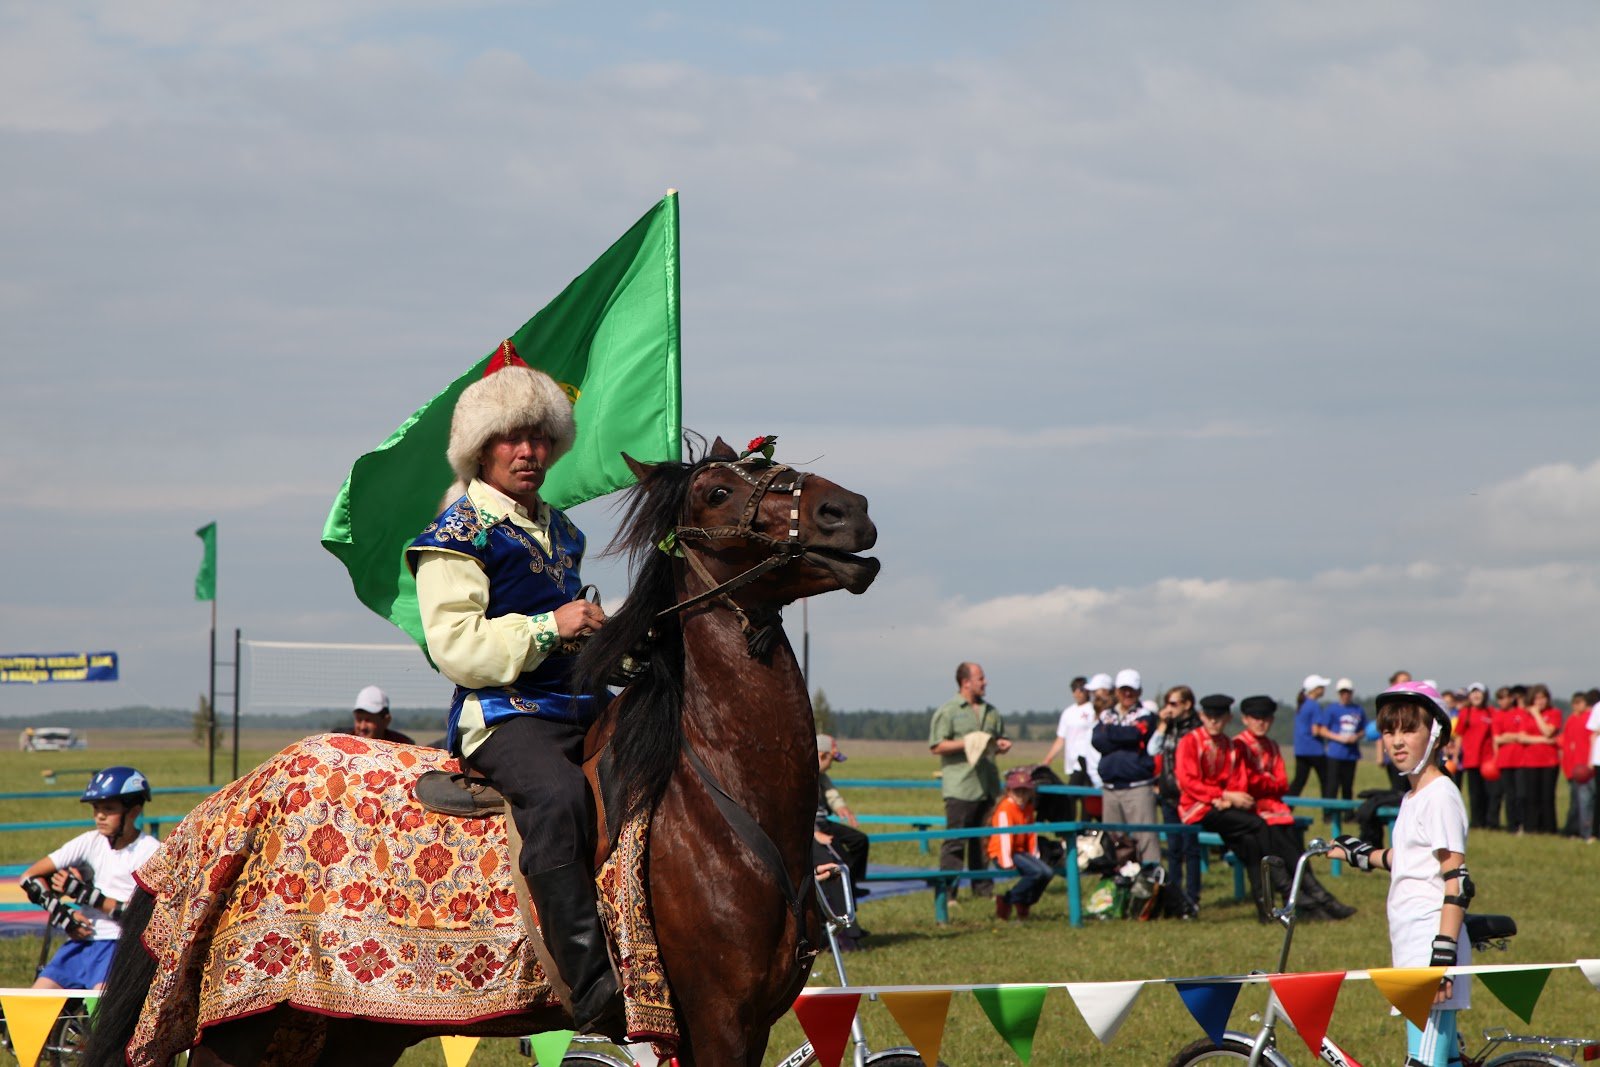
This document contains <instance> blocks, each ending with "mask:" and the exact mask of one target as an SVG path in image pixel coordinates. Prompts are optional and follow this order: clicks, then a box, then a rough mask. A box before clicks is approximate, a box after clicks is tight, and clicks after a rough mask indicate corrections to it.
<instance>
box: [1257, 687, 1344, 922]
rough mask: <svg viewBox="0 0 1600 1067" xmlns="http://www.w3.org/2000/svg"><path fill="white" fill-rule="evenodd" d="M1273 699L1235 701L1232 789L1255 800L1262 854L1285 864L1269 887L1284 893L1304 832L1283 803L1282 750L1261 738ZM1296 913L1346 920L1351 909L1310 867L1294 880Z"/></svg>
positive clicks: (1268, 725) (1269, 726)
mask: <svg viewBox="0 0 1600 1067" xmlns="http://www.w3.org/2000/svg"><path fill="white" fill-rule="evenodd" d="M1277 713H1278V702H1277V701H1276V700H1274V699H1272V698H1271V697H1267V696H1253V697H1245V698H1244V699H1243V700H1241V701H1240V702H1239V714H1240V716H1242V717H1243V719H1244V730H1243V731H1242V732H1240V734H1239V736H1238V737H1235V738H1234V739H1233V774H1234V777H1233V780H1232V781H1233V788H1235V789H1243V790H1245V791H1246V792H1248V793H1249V794H1250V796H1251V797H1252V798H1253V799H1254V802H1255V813H1256V814H1257V815H1259V816H1260V817H1261V820H1262V821H1263V822H1265V823H1266V824H1267V845H1268V852H1269V853H1270V854H1272V855H1274V856H1278V857H1279V858H1281V859H1282V860H1283V862H1284V864H1285V867H1275V868H1274V869H1273V874H1272V878H1273V882H1274V883H1275V885H1274V888H1276V889H1277V890H1278V892H1280V893H1282V894H1284V895H1285V896H1287V895H1288V891H1289V887H1290V877H1291V876H1290V874H1289V872H1290V871H1293V870H1294V865H1295V864H1296V863H1298V862H1299V860H1300V854H1301V853H1302V852H1304V851H1305V848H1306V844H1305V836H1304V834H1303V833H1302V832H1301V830H1300V827H1299V826H1297V825H1296V824H1295V821H1294V813H1293V812H1292V811H1290V810H1289V805H1287V804H1285V803H1284V802H1283V795H1284V793H1285V792H1287V791H1288V788H1289V773H1288V770H1287V768H1286V767H1285V766H1284V762H1283V751H1282V750H1281V749H1280V748H1279V747H1278V743H1277V742H1276V741H1274V740H1273V739H1272V738H1270V737H1268V736H1267V731H1268V730H1270V729H1272V720H1273V716H1275V715H1276V714H1277ZM1300 897H1301V900H1302V901H1303V902H1304V904H1303V907H1302V913H1303V914H1304V915H1305V916H1306V917H1307V918H1312V919H1348V918H1349V917H1350V916H1352V915H1354V914H1355V913H1356V909H1355V908H1352V907H1351V906H1350V905H1348V904H1344V903H1341V902H1340V901H1339V900H1336V899H1335V898H1334V895H1333V894H1332V893H1330V892H1328V890H1327V888H1326V887H1325V886H1323V884H1322V883H1321V882H1320V881H1318V880H1317V877H1316V875H1315V874H1314V873H1313V872H1312V870H1311V868H1310V867H1307V868H1306V872H1305V875H1304V876H1303V877H1302V878H1301V881H1300Z"/></svg>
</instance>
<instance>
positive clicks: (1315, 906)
mask: <svg viewBox="0 0 1600 1067" xmlns="http://www.w3.org/2000/svg"><path fill="white" fill-rule="evenodd" d="M1300 896H1301V897H1303V898H1304V899H1305V901H1306V903H1307V904H1308V905H1309V911H1310V915H1311V917H1312V918H1323V919H1334V920H1338V919H1348V918H1350V916H1352V915H1354V914H1355V913H1356V909H1355V908H1353V907H1351V906H1350V905H1349V904H1344V903H1341V902H1340V901H1339V900H1338V899H1337V898H1336V897H1334V895H1333V894H1332V893H1330V892H1328V889H1327V887H1326V886H1324V885H1323V884H1322V883H1321V882H1319V881H1318V880H1317V876H1316V874H1314V873H1313V872H1312V870H1311V867H1310V866H1309V865H1307V867H1306V873H1305V874H1303V875H1301V876H1300Z"/></svg>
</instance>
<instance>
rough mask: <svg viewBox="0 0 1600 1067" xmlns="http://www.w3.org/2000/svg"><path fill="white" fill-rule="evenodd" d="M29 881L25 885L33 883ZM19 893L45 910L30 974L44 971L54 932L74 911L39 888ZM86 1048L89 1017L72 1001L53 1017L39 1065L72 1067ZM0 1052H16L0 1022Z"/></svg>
mask: <svg viewBox="0 0 1600 1067" xmlns="http://www.w3.org/2000/svg"><path fill="white" fill-rule="evenodd" d="M37 881H38V880H37V879H29V882H37ZM23 891H24V893H25V894H26V895H27V897H28V899H29V900H31V901H32V902H33V903H34V904H36V905H38V906H39V907H41V908H43V909H44V910H45V915H46V921H45V926H44V942H43V944H41V945H40V946H39V961H38V963H37V964H36V965H35V967H34V973H35V974H37V973H38V972H39V971H42V970H44V965H45V964H46V963H47V962H48V961H49V959H50V946H51V942H52V940H53V936H54V932H55V931H56V930H57V929H62V930H64V929H67V928H68V926H70V925H71V924H72V923H73V922H74V921H76V920H75V918H74V916H75V915H76V911H75V909H74V908H73V907H72V906H71V904H72V902H71V901H69V900H68V899H65V898H64V897H63V896H62V894H58V893H55V892H53V891H49V890H48V889H46V888H43V887H42V885H37V884H36V885H29V884H26V883H25V884H24V885H23ZM88 1044H89V1013H88V1012H87V1011H86V1010H85V1009H84V1003H83V1001H82V1000H78V999H72V1000H69V1001H67V1002H66V1003H65V1004H63V1005H62V1006H61V1012H60V1014H58V1015H57V1016H56V1021H55V1024H54V1025H52V1026H51V1027H50V1033H49V1034H48V1035H46V1037H45V1039H44V1047H43V1048H41V1049H40V1050H39V1063H41V1064H43V1065H45V1067H72V1065H73V1064H76V1063H78V1062H79V1061H80V1060H81V1059H82V1058H83V1051H84V1049H85V1048H86V1047H87V1046H88ZM0 1048H4V1049H5V1050H6V1052H7V1053H9V1054H10V1055H11V1056H13V1057H15V1056H16V1054H17V1053H16V1049H15V1047H13V1045H12V1043H11V1029H10V1027H8V1026H7V1025H6V1021H5V1019H4V1018H0Z"/></svg>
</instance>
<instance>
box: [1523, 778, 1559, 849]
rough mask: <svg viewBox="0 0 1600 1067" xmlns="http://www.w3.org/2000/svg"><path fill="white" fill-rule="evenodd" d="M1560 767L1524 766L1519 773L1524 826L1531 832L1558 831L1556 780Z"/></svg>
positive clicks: (1545, 832)
mask: <svg viewBox="0 0 1600 1067" xmlns="http://www.w3.org/2000/svg"><path fill="white" fill-rule="evenodd" d="M1559 774H1560V768H1559V767H1523V768H1522V769H1521V770H1520V772H1519V773H1518V775H1517V788H1518V790H1519V791H1520V796H1521V800H1522V828H1523V829H1524V830H1526V831H1528V833H1530V834H1553V833H1555V832H1556V780H1557V778H1558V776H1559Z"/></svg>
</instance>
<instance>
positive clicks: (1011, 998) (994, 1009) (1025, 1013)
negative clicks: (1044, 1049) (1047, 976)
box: [972, 985, 1050, 1063]
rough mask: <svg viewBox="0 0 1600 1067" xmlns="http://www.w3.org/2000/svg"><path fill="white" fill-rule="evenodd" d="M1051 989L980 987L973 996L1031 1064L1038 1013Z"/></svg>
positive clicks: (1011, 1043) (1046, 987)
mask: <svg viewBox="0 0 1600 1067" xmlns="http://www.w3.org/2000/svg"><path fill="white" fill-rule="evenodd" d="M1049 991H1050V987H1049V986H1043V985H1000V986H980V987H979V988H977V989H974V990H973V991H972V995H973V996H974V997H977V998H978V1003H979V1004H981V1005H982V1006H983V1013H984V1014H985V1015H987V1016H988V1017H989V1022H990V1023H991V1024H993V1026H994V1028H995V1030H996V1031H997V1032H998V1033H999V1034H1000V1036H1001V1037H1003V1038H1005V1039H1006V1044H1008V1045H1010V1046H1011V1048H1012V1051H1014V1052H1015V1053H1016V1054H1017V1058H1018V1059H1020V1060H1022V1062H1023V1063H1028V1062H1030V1061H1031V1060H1032V1059H1033V1033H1034V1031H1035V1030H1037V1029H1039V1013H1040V1011H1041V1010H1043V1008H1044V995H1045V994H1046V993H1048V992H1049Z"/></svg>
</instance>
